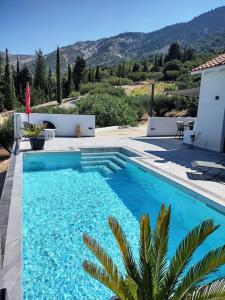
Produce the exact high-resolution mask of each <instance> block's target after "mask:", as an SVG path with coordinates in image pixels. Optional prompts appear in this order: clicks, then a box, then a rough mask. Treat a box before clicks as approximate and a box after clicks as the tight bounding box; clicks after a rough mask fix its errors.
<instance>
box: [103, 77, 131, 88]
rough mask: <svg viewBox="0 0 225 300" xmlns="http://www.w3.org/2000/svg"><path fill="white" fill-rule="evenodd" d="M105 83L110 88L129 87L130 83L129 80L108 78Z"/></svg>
mask: <svg viewBox="0 0 225 300" xmlns="http://www.w3.org/2000/svg"><path fill="white" fill-rule="evenodd" d="M105 82H106V83H108V84H110V85H112V86H121V85H129V84H131V83H132V81H131V80H130V79H128V78H121V77H109V78H108V79H107V80H105Z"/></svg>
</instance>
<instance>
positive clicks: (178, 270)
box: [162, 220, 218, 296]
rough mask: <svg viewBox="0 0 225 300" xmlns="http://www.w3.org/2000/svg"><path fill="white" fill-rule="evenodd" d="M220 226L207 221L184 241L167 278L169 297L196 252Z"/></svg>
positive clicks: (165, 285) (173, 260)
mask: <svg viewBox="0 0 225 300" xmlns="http://www.w3.org/2000/svg"><path fill="white" fill-rule="evenodd" d="M217 228H218V226H214V223H213V221H212V220H207V221H205V222H203V223H202V224H200V225H198V226H196V227H195V228H193V229H192V230H191V231H190V232H189V233H188V235H187V236H186V237H185V238H184V239H183V240H182V242H181V243H180V245H179V246H178V248H177V251H176V253H175V255H174V256H173V258H172V260H171V263H170V266H169V269H168V272H167V275H166V277H165V280H164V283H163V286H164V289H162V292H163V290H165V291H167V293H168V294H167V296H169V295H170V294H172V293H173V292H174V290H175V288H176V286H177V283H178V281H179V280H180V277H181V275H182V274H183V272H184V270H185V268H186V267H187V266H188V264H189V262H190V260H191V258H192V256H193V254H194V252H195V250H196V249H197V248H198V247H199V246H200V245H201V244H202V243H203V242H204V240H205V239H206V238H207V237H208V236H209V235H210V234H211V233H213V232H214V231H215V230H216V229H217Z"/></svg>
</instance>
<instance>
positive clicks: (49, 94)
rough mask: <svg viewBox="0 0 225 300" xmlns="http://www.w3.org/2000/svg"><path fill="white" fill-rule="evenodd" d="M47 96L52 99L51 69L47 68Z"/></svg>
mask: <svg viewBox="0 0 225 300" xmlns="http://www.w3.org/2000/svg"><path fill="white" fill-rule="evenodd" d="M48 96H49V100H50V101H52V71H51V68H49V69H48Z"/></svg>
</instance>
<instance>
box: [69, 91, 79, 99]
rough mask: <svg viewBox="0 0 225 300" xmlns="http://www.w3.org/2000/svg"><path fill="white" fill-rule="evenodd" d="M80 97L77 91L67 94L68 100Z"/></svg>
mask: <svg viewBox="0 0 225 300" xmlns="http://www.w3.org/2000/svg"><path fill="white" fill-rule="evenodd" d="M79 96H80V93H79V92H77V91H72V92H70V94H69V98H78V97H79Z"/></svg>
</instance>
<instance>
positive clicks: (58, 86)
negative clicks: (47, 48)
mask: <svg viewBox="0 0 225 300" xmlns="http://www.w3.org/2000/svg"><path fill="white" fill-rule="evenodd" d="M56 100H57V102H58V104H61V103H62V81H61V72H60V53H59V47H57V52H56Z"/></svg>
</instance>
